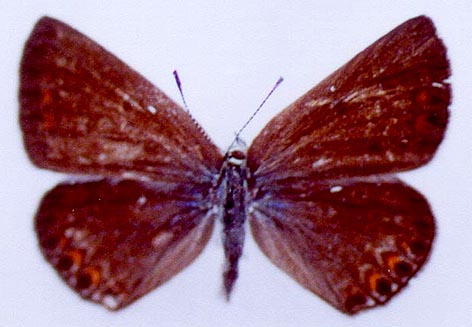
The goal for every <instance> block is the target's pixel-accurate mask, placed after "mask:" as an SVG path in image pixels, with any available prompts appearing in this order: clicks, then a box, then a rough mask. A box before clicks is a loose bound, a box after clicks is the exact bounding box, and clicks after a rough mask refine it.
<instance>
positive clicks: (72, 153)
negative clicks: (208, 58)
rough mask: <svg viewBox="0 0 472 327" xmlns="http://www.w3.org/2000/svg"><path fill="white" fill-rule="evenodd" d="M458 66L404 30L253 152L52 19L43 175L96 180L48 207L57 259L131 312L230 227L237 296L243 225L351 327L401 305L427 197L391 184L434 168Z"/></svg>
mask: <svg viewBox="0 0 472 327" xmlns="http://www.w3.org/2000/svg"><path fill="white" fill-rule="evenodd" d="M449 76H450V68H449V63H448V59H447V55H446V48H445V46H444V45H443V42H442V41H441V40H440V39H439V38H438V36H437V35H436V30H435V27H434V25H433V23H432V21H431V20H430V19H429V18H428V17H425V16H419V17H416V18H413V19H410V20H408V21H406V22H405V23H403V24H401V25H400V26H398V27H396V28H395V29H394V30H392V31H391V32H389V33H388V34H386V35H385V36H383V37H382V38H380V39H379V40H378V41H376V42H374V43H373V44H372V45H371V46H369V47H368V48H366V49H365V50H364V51H362V52H361V53H359V54H358V55H356V56H355V57H354V58H353V59H352V60H350V61H349V62H348V63H347V64H345V65H344V66H342V67H341V68H339V69H338V70H336V71H335V72H334V73H332V74H331V75H330V76H328V77H327V78H326V79H325V80H323V81H322V82H321V83H319V84H318V85H317V86H316V87H314V88H313V89H311V90H309V91H308V92H307V93H306V94H304V95H303V96H301V97H300V98H299V99H298V100H296V101H295V102H294V103H293V104H292V105H290V106H289V107H287V108H286V109H285V110H283V111H282V112H281V113H280V114H278V115H277V116H275V118H273V119H272V120H271V121H270V122H269V123H268V124H267V125H266V126H265V127H264V129H263V130H262V131H261V132H260V134H259V135H258V136H257V137H256V138H255V140H254V141H253V143H252V145H250V146H249V148H248V150H247V152H245V151H243V150H241V149H238V148H232V149H230V150H228V151H227V152H226V153H224V152H223V151H221V150H220V149H218V148H217V147H216V146H215V145H214V144H213V143H212V142H211V140H210V139H209V137H208V136H207V135H206V134H205V132H204V131H203V129H202V128H201V127H200V126H199V125H198V124H197V123H196V122H195V120H194V119H193V118H192V117H191V115H190V114H189V113H188V112H187V111H186V110H183V109H182V108H181V107H180V106H178V105H177V104H176V103H174V102H173V101H172V100H171V99H170V98H169V97H167V96H166V95H165V94H164V93H163V92H162V91H161V90H159V89H158V88H156V87H155V86H153V85H152V84H151V83H150V82H148V81H147V80H146V79H144V78H143V77H142V76H140V75H139V74H138V73H137V72H135V71H134V70H133V69H131V68H130V67H128V66H127V65H126V64H124V63H123V62H122V61H120V60H119V59H118V58H116V57H115V56H113V55H112V54H110V53H109V52H108V51H106V50H105V49H104V48H102V47H101V46H99V45H98V44H96V43H95V42H94V41H92V40H91V39H89V38H88V37H86V36H84V35H82V34H81V33H80V32H78V31H76V30H75V29H73V28H72V27H70V26H68V25H66V24H64V23H62V22H60V21H58V20H55V19H53V18H49V17H43V18H41V19H40V20H39V21H38V22H37V24H36V26H35V27H34V29H33V31H32V34H31V36H30V37H29V39H28V40H27V42H26V45H25V48H24V53H23V57H22V60H21V69H20V91H19V99H20V125H21V130H22V132H23V139H24V145H25V148H26V150H27V153H28V155H29V158H30V159H31V161H32V162H33V163H34V164H35V165H36V166H37V167H40V168H44V169H49V170H54V171H58V172H65V173H71V174H79V175H87V176H91V178H90V179H87V180H78V181H75V182H65V183H62V184H59V185H57V186H56V187H55V188H53V189H52V190H50V191H49V192H48V193H47V194H46V195H45V196H44V198H43V199H42V201H41V204H40V206H39V208H38V211H37V214H36V218H35V228H36V232H37V236H38V239H39V246H40V248H41V251H42V253H43V254H44V256H45V258H46V260H47V261H48V262H49V263H50V264H51V265H52V266H53V267H54V269H55V270H56V271H57V273H58V274H59V275H60V276H61V277H62V279H63V280H64V281H65V282H66V283H67V284H68V285H69V286H70V287H71V288H72V289H73V290H75V291H76V292H77V293H78V294H79V295H80V296H81V297H83V298H85V299H88V300H91V301H93V302H97V303H100V304H102V305H104V306H105V307H107V308H108V309H111V310H117V309H120V308H123V307H126V306H127V305H129V304H131V303H133V302H134V301H136V300H138V299H139V298H141V297H142V296H143V295H145V294H147V293H148V292H150V291H151V290H153V289H154V288H156V287H157V286H159V285H161V284H163V283H165V282H166V281H168V280H169V279H170V278H172V277H173V276H175V275H176V274H177V273H179V272H180V271H181V270H183V269H184V268H185V267H187V266H188V265H189V264H190V263H191V262H192V261H194V260H195V258H196V257H198V255H199V254H200V253H201V252H202V250H203V249H204V247H205V245H206V244H207V242H208V240H209V238H210V236H211V233H212V230H213V226H214V222H215V220H220V221H221V223H222V224H223V247H224V253H225V268H224V273H223V280H224V289H225V292H226V294H227V296H228V297H229V295H230V293H231V290H232V289H233V286H234V283H235V281H236V279H237V276H238V260H239V259H240V257H241V254H242V250H243V244H244V238H245V228H246V224H247V223H246V220H247V221H248V224H249V225H250V230H251V232H252V235H253V237H254V239H255V241H256V242H257V244H258V246H259V247H260V249H261V250H262V251H263V252H264V254H265V255H266V256H267V257H268V258H269V259H270V260H271V261H272V262H273V263H274V264H275V265H276V266H277V267H279V268H280V269H282V270H283V271H285V272H286V273H287V274H288V275H290V276H291V277H292V278H294V279H295V280H296V281H297V282H298V283H299V284H300V285H302V286H303V287H304V288H306V289H308V290H309V291H311V292H313V293H315V294H317V295H318V296H319V297H321V298H322V299H323V300H325V301H326V302H328V303H329V304H331V305H332V306H334V307H335V308H337V309H339V310H340V311H342V312H344V313H348V314H354V313H356V312H359V311H360V310H363V309H366V308H371V307H375V306H377V305H381V304H384V303H386V302H387V301H388V300H390V299H391V298H392V297H393V296H394V295H395V294H397V293H398V292H399V291H400V290H401V289H402V288H403V287H404V286H405V285H406V284H407V282H408V281H409V279H410V278H411V277H413V276H414V275H415V274H416V273H417V271H418V270H419V269H420V268H421V267H422V265H423V264H424V263H425V261H426V260H427V258H428V255H429V253H430V250H431V246H432V242H433V239H434V235H435V222H434V217H433V214H432V211H431V208H430V206H429V204H428V202H427V200H426V199H425V198H424V197H423V196H422V195H421V194H420V193H419V192H418V191H416V190H414V189H413V188H412V187H410V186H408V185H406V184H405V183H403V182H402V181H401V180H399V179H398V178H397V177H396V176H395V175H394V173H395V172H401V171H406V170H410V169H413V168H417V167H419V166H422V165H424V164H426V163H427V162H428V161H430V160H431V158H432V157H433V155H434V153H435V152H436V149H437V148H438V146H439V144H440V143H441V141H442V139H443V136H444V132H445V129H446V126H447V122H448V115H449V114H448V105H449V103H450V99H451V87H450V85H449V83H448V82H447V78H448V77H449Z"/></svg>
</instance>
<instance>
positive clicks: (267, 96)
mask: <svg viewBox="0 0 472 327" xmlns="http://www.w3.org/2000/svg"><path fill="white" fill-rule="evenodd" d="M283 80H284V79H283V77H279V79H278V80H277V82H275V84H274V86H272V89H271V90H270V92H269V93H268V94H267V95H266V97H265V98H264V100H263V101H262V102H261V104H260V105H259V107H257V109H256V111H254V113H253V114H252V115H251V117H249V119H248V120H247V121H246V123H245V124H244V125H243V127H241V128H240V129H239V131H238V132H237V133H236V136H235V138H234V140H233V142H231V145H230V146H229V148H228V150H229V149H231V148H232V147H233V145H234V143H236V142H237V141H238V140H239V135H241V133H242V131H243V130H244V129H245V128H246V127H247V125H249V123H250V122H251V120H253V119H254V117H255V116H256V115H257V113H258V112H259V111H260V110H261V109H262V107H263V106H264V104H265V103H266V101H267V100H268V99H269V98H270V96H271V95H272V93H274V91H275V89H276V88H277V87H278V86H279V85H280V84H281V83H282V82H283Z"/></svg>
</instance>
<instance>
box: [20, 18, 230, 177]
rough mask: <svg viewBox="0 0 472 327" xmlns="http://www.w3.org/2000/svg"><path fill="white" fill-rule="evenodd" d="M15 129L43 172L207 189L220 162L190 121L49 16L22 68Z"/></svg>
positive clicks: (34, 35) (144, 83)
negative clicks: (188, 184)
mask: <svg viewBox="0 0 472 327" xmlns="http://www.w3.org/2000/svg"><path fill="white" fill-rule="evenodd" d="M20 102H21V112H20V122H21V128H22V130H23V135H24V141H25V145H26V149H27V151H28V154H29V156H30V158H31V159H32V161H33V162H34V163H35V164H36V165H37V166H39V167H41V168H47V169H53V170H58V171H63V172H68V173H81V174H84V173H89V174H100V175H118V174H124V173H126V174H128V176H130V175H133V174H134V175H136V174H138V175H140V176H143V175H144V176H147V177H151V178H153V179H155V180H161V181H163V180H165V181H167V182H175V183H183V182H189V181H191V182H200V181H202V182H208V178H209V176H211V175H213V174H214V173H216V172H218V168H219V165H220V164H221V159H222V156H221V154H220V152H219V150H218V149H217V148H216V146H215V145H213V143H211V142H210V140H209V139H208V138H207V137H206V135H205V134H204V133H203V132H202V130H201V129H200V127H199V126H198V125H197V124H196V123H195V122H194V121H193V119H192V118H191V116H190V115H189V114H188V113H187V112H185V111H184V110H182V109H181V108H180V107H179V106H177V105H176V104H175V103H174V102H173V101H172V100H170V99H169V98H168V97H167V96H166V95H165V94H164V93H163V92H162V91H160V90H159V89H157V88H156V87H154V86H153V85H152V84H151V83H150V82H148V81H147V80H146V79H144V78H143V77H142V76H140V75H139V74H138V73H136V72H135V71H134V70H132V69H131V68H130V67H128V66H127V65H126V64H124V63H123V62H121V61H120V60H119V59H117V58H116V57H115V56H113V55H112V54H110V53H109V52H107V51H106V50H105V49H103V48H102V47H100V46H99V45H98V44H96V43H95V42H93V41H92V40H90V39H89V38H87V37H86V36H84V35H82V34H81V33H79V32H77V31H76V30H74V29H72V28H71V27H69V26H67V25H65V24H63V23H61V22H59V21H57V20H54V19H51V18H48V17H45V18H43V19H41V20H40V21H39V22H38V23H37V24H36V26H35V28H34V30H33V32H32V34H31V36H30V38H29V39H28V41H27V43H26V45H25V50H24V54H23V58H22V61H21V86H20Z"/></svg>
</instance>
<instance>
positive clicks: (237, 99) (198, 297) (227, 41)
mask: <svg viewBox="0 0 472 327" xmlns="http://www.w3.org/2000/svg"><path fill="white" fill-rule="evenodd" d="M470 3H471V2H470V1H468V0H464V1H388V2H387V1H384V2H380V1H352V0H350V1H333V0H331V1H316V0H310V1H285V0H270V1H265V0H264V1H261V0H257V1H255V0H248V1H221V0H220V1H162V0H156V1H146V2H145V1H142V2H139V1H113V2H112V1H109V2H108V3H107V2H106V1H96V0H94V1H88V0H81V1H18V0H15V1H5V0H0V24H1V28H0V38H1V39H0V45H1V49H0V78H1V87H0V95H1V96H0V99H1V103H2V108H1V110H2V114H1V119H0V124H1V128H0V133H1V141H0V160H1V162H0V164H1V165H0V167H1V170H0V175H1V178H0V183H1V187H0V201H1V204H0V210H1V211H0V326H87V327H92V326H363V327H367V326H446V325H447V326H471V325H472V205H471V203H472V199H471V195H472V186H471V185H472V173H471V168H472V167H471V159H472V156H471V152H472V151H471V150H472V127H471V126H472V82H471V79H472V41H471V40H472V5H471V4H470ZM45 14H47V15H50V16H52V17H56V18H59V19H61V20H62V21H64V22H66V23H68V24H70V25H72V26H74V27H75V28H77V29H78V30H80V31H82V32H83V33H85V34H86V35H88V36H90V37H91V38H92V39H94V40H96V41H97V42H99V43H100V44H102V45H103V46H104V47H105V48H107V49H109V50H110V51H111V52H113V53H115V54H116V55H117V56H118V57H119V58H121V59H123V60H124V61H125V62H127V63H128V64H130V65H131V66H132V67H133V68H135V69H136V70H137V71H139V72H141V73H142V74H143V75H144V76H146V77H147V78H148V79H149V80H150V81H152V82H153V83H154V84H155V85H157V86H158V87H159V88H161V89H162V90H163V91H164V92H166V93H167V94H168V95H170V96H171V97H172V98H173V99H175V100H177V101H179V102H180V99H179V95H178V91H177V88H176V86H175V82H174V79H173V76H172V71H173V69H175V68H177V69H178V71H179V73H180V76H181V79H182V81H183V84H184V89H185V94H186V98H187V102H188V103H189V105H190V108H191V111H192V113H193V115H194V116H195V118H196V119H197V120H198V121H199V122H200V123H201V125H202V126H203V127H204V128H205V130H206V131H207V132H208V134H209V135H210V136H211V137H212V139H213V140H214V141H215V142H216V143H217V144H218V146H220V147H221V148H223V149H224V148H226V147H227V146H228V145H229V143H230V142H231V141H232V138H233V136H234V132H235V131H236V130H238V129H239V128H240V127H241V126H242V125H243V124H244V122H245V121H246V120H247V118H248V117H249V116H250V115H251V114H252V113H253V111H254V109H255V108H256V107H257V106H258V105H259V103H260V101H261V100H262V99H263V97H264V96H265V95H266V94H267V92H268V91H269V89H270V88H271V86H272V85H273V83H274V82H275V81H276V80H277V78H278V77H279V76H283V77H284V78H285V81H284V83H283V84H282V85H281V87H280V88H279V89H278V90H277V91H276V93H275V94H274V95H273V97H272V98H271V99H270V100H269V102H268V103H267V105H266V106H265V107H264V109H263V110H262V112H261V113H260V114H259V115H258V116H257V117H256V119H255V120H254V121H253V122H252V123H251V124H250V126H249V127H248V128H247V130H246V131H245V133H244V134H243V138H244V139H246V140H247V142H248V143H250V141H251V140H252V139H253V138H254V136H255V135H257V133H258V131H259V130H260V129H261V128H262V127H263V126H264V125H265V123H267V122H268V120H269V119H270V118H271V117H273V116H274V115H275V114H277V112H279V111H280V110H281V109H283V108H284V107H285V106H286V105H288V104H289V103H291V102H292V101H294V100H295V99H296V98H297V97H298V96H300V95H301V94H303V93H304V92H305V91H306V90H308V89H309V88H311V87H312V86H314V85H315V84H316V83H317V82H319V81H320V80H321V79H323V78H324V77H325V76H327V75H328V74H329V73H331V72H332V71H333V70H335V69H336V68H338V67H339V66H340V65H342V64H344V63H345V62H346V61H347V60H349V59H350V58H351V57H352V56H353V55H355V54H356V53H357V52H359V51H361V50H362V49H364V48H365V47H366V46H368V45H369V44H370V43H371V42H373V41H375V40H376V39H377V38H379V37H381V36H382V35H384V34H385V33H386V32H388V31H390V30H391V29H393V28H394V27H395V26H397V25H398V24H400V23H402V22H403V21H405V20H407V19H409V18H411V17H414V16H417V15H419V14H427V15H429V16H431V17H432V18H433V20H434V22H435V24H436V26H437V28H438V31H439V33H440V35H441V37H442V38H443V39H444V42H445V43H446V45H447V47H448V49H449V57H450V60H451V65H452V70H453V76H452V78H451V82H452V85H453V92H454V99H453V104H452V106H451V107H450V110H451V119H450V124H449V127H448V131H447V135H446V138H445V140H444V142H443V143H442V145H441V147H440V148H439V151H438V154H437V156H436V157H435V159H434V160H433V162H431V164H429V165H428V166H427V167H424V168H421V169H418V170H416V171H414V172H410V173H405V174H402V178H403V179H404V180H407V181H408V183H410V184H412V185H413V186H414V187H416V188H417V189H419V190H420V191H421V192H422V193H423V194H425V196H426V197H427V198H428V199H429V201H430V203H431V205H432V207H433V210H434V212H435V215H436V221H437V226H438V234H437V239H436V242H435V244H434V248H433V252H432V256H431V258H430V260H429V262H428V264H427V265H426V266H425V268H424V269H423V270H422V271H421V272H420V273H419V274H418V276H417V278H414V279H413V280H411V282H410V284H409V286H408V287H407V289H405V290H404V291H403V292H401V294H399V295H398V296H396V298H395V299H393V300H392V301H391V302H390V303H389V304H388V305H386V306H385V307H381V308H377V309H374V310H370V311H368V312H364V313H361V314H359V315H357V316H355V317H349V316H345V315H343V314H341V313H339V312H338V311H336V310H335V309H333V308H332V307H331V306H329V305H327V304H326V303H325V302H323V301H322V300H320V299H319V298H317V297H316V296H315V295H313V294H311V293H309V292H308V291H305V290H304V289H303V288H302V287H300V286H299V285H298V284H296V283H295V282H294V281H292V280H291V279H290V278H289V277H287V276H286V275H285V274H284V273H283V272H281V271H279V270H278V269H277V268H275V267H274V266H273V265H272V264H271V263H270V262H269V261H268V259H267V258H265V257H264V256H263V255H262V253H261V252H260V250H259V249H258V248H257V246H256V245H255V243H254V241H253V240H252V238H251V237H250V236H248V238H247V243H246V247H245V253H244V256H243V258H242V260H241V269H240V278H239V280H238V281H237V284H236V289H235V291H234V293H233V297H232V300H231V302H230V303H227V302H226V301H225V300H224V297H223V295H222V291H221V284H222V280H221V272H222V264H223V257H222V248H221V245H220V235H219V229H217V230H216V233H214V234H213V239H212V240H211V241H210V243H209V245H208V246H207V248H206V249H205V251H204V253H203V254H202V255H201V256H200V257H199V258H198V260H197V261H196V262H195V263H194V264H192V265H191V266H190V267H189V268H187V269H186V270H185V271H184V272H183V273H181V274H179V275H178V276H177V277H175V278H174V279H172V280H171V281H170V282H168V283H167V284H165V285H164V286H162V287H160V288H159V289H156V290H155V291H153V292H152V293H150V294H149V295H148V296H146V297H144V298H142V299H141V300H140V301H138V302H137V303H135V304H134V305H132V306H130V307H129V308H127V309H125V310H123V311H121V312H118V313H110V312H108V311H106V310H105V309H103V308H102V307H101V306H98V305H95V304H91V303H88V302H85V301H82V300H81V299H80V298H79V297H78V296H77V295H76V294H75V293H73V292H72V291H71V290H70V289H69V288H68V287H67V286H66V285H65V284H64V283H63V282H62V281H61V280H60V279H59V278H58V276H56V274H55V272H54V271H53V270H52V268H51V267H50V266H49V265H48V264H46V262H45V261H44V260H43V258H42V256H41V254H40V252H39V249H38V247H37V239H36V236H35V234H34V232H33V216H34V213H35V210H36V207H37V205H38V203H39V201H40V199H41V197H42V195H43V194H44V192H45V191H47V190H48V189H50V188H51V187H53V186H54V185H55V184H56V183H58V182H60V181H62V180H64V179H65V178H66V176H63V175H61V174H57V173H52V172H46V171H42V170H39V169H37V168H35V167H33V166H32V164H31V163H30V162H29V160H28V158H27V157H26V154H25V151H24V149H23V145H22V141H21V134H20V131H19V127H18V122H17V116H18V103H17V89H18V64H19V60H20V56H21V52H22V47H23V44H24V41H25V40H26V38H27V37H28V35H29V33H30V31H31V29H32V27H33V24H34V23H35V22H36V21H37V19H39V17H40V16H42V15H45ZM248 235H249V234H248Z"/></svg>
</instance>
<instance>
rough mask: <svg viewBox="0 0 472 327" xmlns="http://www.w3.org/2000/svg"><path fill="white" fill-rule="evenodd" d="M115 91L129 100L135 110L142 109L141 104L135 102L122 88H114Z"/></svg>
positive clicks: (125, 99)
mask: <svg viewBox="0 0 472 327" xmlns="http://www.w3.org/2000/svg"><path fill="white" fill-rule="evenodd" d="M115 92H116V94H118V95H119V96H120V97H121V98H122V99H123V100H124V101H127V102H129V103H130V104H131V105H132V106H133V108H135V109H137V110H141V111H143V108H142V107H141V105H140V104H139V103H137V102H136V101H135V100H133V99H132V98H131V97H130V95H129V94H128V93H126V92H124V91H123V90H122V89H120V88H115Z"/></svg>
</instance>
